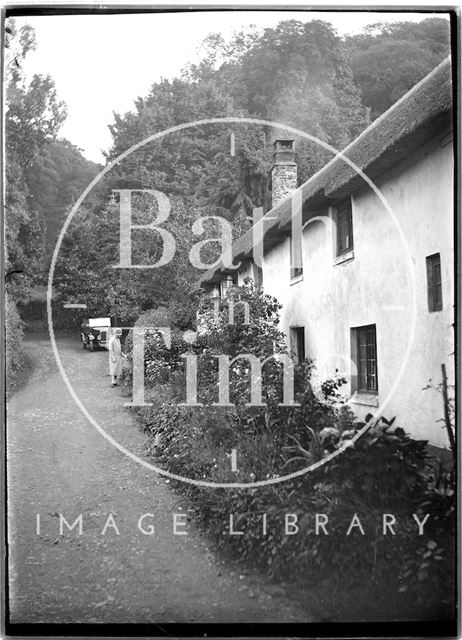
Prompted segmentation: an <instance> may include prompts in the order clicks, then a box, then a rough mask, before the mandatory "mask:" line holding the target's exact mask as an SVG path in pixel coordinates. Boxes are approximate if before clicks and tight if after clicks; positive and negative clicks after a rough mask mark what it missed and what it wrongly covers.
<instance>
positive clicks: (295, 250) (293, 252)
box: [290, 236, 303, 280]
mask: <svg viewBox="0 0 462 640" xmlns="http://www.w3.org/2000/svg"><path fill="white" fill-rule="evenodd" d="M301 260H302V253H301V246H297V240H293V236H292V237H291V238H290V279H291V280H293V279H294V278H298V277H300V276H302V275H303V266H301ZM297 263H298V266H294V265H296V264H297Z"/></svg>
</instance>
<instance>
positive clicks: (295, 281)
mask: <svg viewBox="0 0 462 640" xmlns="http://www.w3.org/2000/svg"><path fill="white" fill-rule="evenodd" d="M302 280H303V273H302V274H301V275H300V276H295V278H291V280H290V284H291V285H292V284H297V282H301V281H302Z"/></svg>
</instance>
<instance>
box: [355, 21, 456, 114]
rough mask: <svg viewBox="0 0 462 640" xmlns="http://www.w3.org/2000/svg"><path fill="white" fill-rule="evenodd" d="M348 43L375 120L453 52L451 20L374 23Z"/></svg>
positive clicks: (358, 77)
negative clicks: (451, 49) (451, 48)
mask: <svg viewBox="0 0 462 640" xmlns="http://www.w3.org/2000/svg"><path fill="white" fill-rule="evenodd" d="M346 44H347V47H348V49H349V51H350V53H351V60H352V63H351V64H352V69H353V74H354V79H355V82H356V83H357V85H358V86H359V88H360V90H361V95H362V100H363V103H364V104H365V105H366V106H368V107H370V109H371V116H372V118H373V119H374V118H376V117H377V116H379V115H380V114H381V113H383V112H384V111H386V110H387V109H388V108H389V107H390V106H391V105H392V104H393V103H394V102H396V100H398V99H399V98H400V97H401V96H402V95H404V94H405V93H406V92H407V91H409V89H411V88H412V87H413V86H414V85H415V84H416V83H417V82H419V81H420V80H421V79H422V78H423V77H424V76H426V75H427V74H428V73H429V72H430V71H431V70H432V69H433V68H434V67H436V66H437V65H438V64H439V63H440V62H441V61H442V60H443V58H444V57H446V56H447V55H449V53H450V30H449V23H448V22H447V20H444V19H442V18H429V19H427V20H423V21H422V22H419V23H417V24H416V23H413V22H398V23H396V24H378V25H370V26H369V27H367V28H366V29H365V30H364V32H363V33H361V34H359V35H356V36H352V37H350V38H347V41H346Z"/></svg>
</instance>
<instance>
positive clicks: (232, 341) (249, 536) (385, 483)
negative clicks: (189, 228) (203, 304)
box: [136, 285, 454, 619]
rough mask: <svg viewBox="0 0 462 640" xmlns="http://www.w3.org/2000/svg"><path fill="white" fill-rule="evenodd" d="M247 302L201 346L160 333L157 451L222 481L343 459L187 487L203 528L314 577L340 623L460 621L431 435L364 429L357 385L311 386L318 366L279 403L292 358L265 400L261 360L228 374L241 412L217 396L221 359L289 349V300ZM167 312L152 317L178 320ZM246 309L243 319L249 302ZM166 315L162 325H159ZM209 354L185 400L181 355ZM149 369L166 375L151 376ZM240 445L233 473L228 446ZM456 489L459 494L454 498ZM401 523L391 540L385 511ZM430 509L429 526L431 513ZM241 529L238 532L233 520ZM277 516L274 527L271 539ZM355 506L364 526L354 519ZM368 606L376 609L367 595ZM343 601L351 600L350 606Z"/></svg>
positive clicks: (446, 486) (211, 325)
mask: <svg viewBox="0 0 462 640" xmlns="http://www.w3.org/2000/svg"><path fill="white" fill-rule="evenodd" d="M231 295H233V296H234V299H235V301H237V300H245V301H247V302H248V303H249V307H250V318H249V320H250V322H249V323H248V324H245V323H244V322H243V315H241V316H240V317H239V316H238V315H237V314H236V317H237V318H239V319H240V322H239V321H237V322H235V324H228V319H229V318H228V310H227V309H226V302H225V301H221V303H220V307H219V309H218V314H212V313H210V311H209V312H207V313H208V315H207V313H206V314H205V318H204V316H202V331H200V332H199V336H198V339H197V341H196V342H195V343H194V344H193V345H186V344H185V343H184V342H183V341H182V339H181V336H180V335H179V334H175V331H173V334H174V335H176V337H175V338H174V339H173V340H172V349H171V350H167V349H166V348H165V347H164V345H163V343H159V341H158V336H157V337H156V336H155V335H152V336H150V338H149V340H148V341H147V342H148V346H147V350H146V362H145V367H146V368H145V371H146V375H147V377H148V383H147V386H148V390H147V393H146V398H147V400H148V401H149V402H152V403H153V406H152V407H139V408H138V409H137V410H136V412H137V415H138V418H139V420H140V422H141V424H142V425H143V428H144V430H145V431H146V433H147V434H148V435H149V437H148V449H149V452H150V454H151V455H152V456H153V457H154V458H155V459H156V461H157V462H158V463H159V464H161V465H162V466H163V467H164V468H165V469H166V470H168V471H170V472H172V473H174V474H177V475H180V476H182V477H186V478H190V479H195V480H207V481H211V482H215V483H230V482H236V481H238V482H243V483H250V482H253V481H260V480H267V479H277V478H279V477H281V476H284V475H287V474H289V473H292V472H297V471H300V470H302V469H304V468H306V467H308V466H309V465H311V464H313V463H315V462H318V461H320V460H322V459H323V458H324V457H325V456H326V455H327V454H329V453H332V452H336V451H339V449H342V452H341V453H340V455H338V456H337V457H335V458H334V459H332V460H331V461H330V462H329V463H328V464H325V465H323V466H321V467H319V468H318V469H316V470H315V471H313V472H311V473H305V474H303V475H299V476H298V477H295V478H292V479H291V480H287V481H285V482H283V483H277V484H272V485H266V486H263V487H258V488H249V489H244V490H238V489H233V488H226V489H210V488H203V487H198V486H194V485H191V484H185V483H182V482H176V483H174V484H175V487H176V488H177V490H178V491H180V492H182V493H184V494H185V495H187V496H188V498H189V500H190V504H191V505H192V508H193V510H194V512H195V519H196V520H197V521H198V522H199V523H200V525H201V526H202V527H203V529H204V530H205V531H206V532H207V534H208V535H209V536H210V538H211V539H212V540H213V541H214V544H215V546H216V548H217V549H219V550H220V551H222V552H223V553H226V554H231V555H232V556H233V557H235V558H238V559H240V560H242V561H246V562H248V563H252V564H255V565H256V566H258V567H259V568H260V569H261V570H263V571H265V572H267V573H268V574H269V575H270V576H278V577H290V578H291V579H292V580H294V581H298V582H300V583H304V584H305V585H310V586H311V587H312V588H313V589H315V590H316V593H317V594H318V595H319V603H320V607H321V608H322V610H323V611H324V613H325V614H326V615H327V616H328V617H330V619H335V618H336V617H338V618H340V619H342V618H343V619H347V618H350V619H354V618H355V617H356V618H358V617H359V618H364V617H365V618H367V617H369V618H374V617H377V616H384V617H387V618H393V617H421V618H434V617H435V616H441V617H443V616H444V617H450V616H451V613H452V612H451V609H450V606H451V601H452V600H453V598H452V595H453V592H454V587H453V584H454V567H453V566H452V559H453V558H454V549H453V541H454V479H453V478H452V479H451V478H449V477H446V476H444V475H441V473H440V474H439V475H438V474H437V472H436V470H434V469H433V467H432V465H431V464H430V463H431V461H430V460H429V458H428V455H427V449H426V445H427V443H426V442H425V441H417V440H413V439H412V438H410V437H409V436H408V435H406V433H405V432H404V430H403V429H402V428H400V427H398V428H396V427H395V425H394V420H390V421H387V420H385V419H383V418H382V419H381V420H380V421H379V422H376V423H375V424H374V425H373V426H371V427H370V428H369V429H368V430H367V431H366V432H365V433H363V434H362V435H361V437H359V438H357V437H356V435H357V434H358V431H359V430H360V429H362V428H363V427H364V426H365V423H362V422H358V421H357V420H356V419H355V417H354V416H353V414H352V412H351V410H350V409H349V408H348V407H347V406H344V405H343V404H342V402H341V393H340V390H341V388H342V385H343V384H344V382H345V380H343V379H332V380H328V381H325V382H324V383H323V384H322V385H321V388H320V389H319V390H316V389H314V388H313V386H312V385H311V378H312V373H313V368H314V366H313V363H312V362H309V361H307V362H304V363H302V364H301V365H297V366H296V367H295V399H296V401H297V402H298V403H299V406H294V407H287V406H280V405H279V402H280V400H281V386H282V385H281V369H282V367H281V363H280V362H278V361H277V358H276V359H275V360H274V361H270V362H269V363H268V364H267V365H266V366H265V369H264V371H263V373H262V392H263V393H262V395H263V398H264V406H262V407H258V406H249V405H248V404H247V403H248V400H249V396H248V383H249V378H248V374H249V366H248V363H247V362H246V361H237V362H236V363H235V364H236V366H235V367H234V368H232V369H231V373H230V389H231V390H230V397H231V399H232V402H233V406H231V407H225V406H217V405H215V406H214V403H216V401H217V366H216V358H214V357H213V356H216V355H220V354H227V355H229V356H230V357H234V356H235V355H238V354H239V353H253V354H255V355H258V356H259V357H260V358H264V357H267V356H268V355H270V354H272V353H274V352H275V353H276V354H284V353H285V352H286V349H285V346H284V342H283V338H282V334H281V333H280V331H279V329H278V311H279V305H278V303H277V301H275V300H274V299H272V298H269V297H268V296H265V295H263V294H262V293H258V292H255V291H253V289H252V287H251V286H250V285H247V286H245V287H242V288H236V289H234V290H233V292H232V293H231ZM159 313H161V314H162V313H165V312H164V311H161V312H160V311H157V312H151V313H150V314H146V315H145V317H143V321H145V320H148V319H149V323H148V324H151V326H152V325H154V326H160V324H159V321H160V320H162V321H163V322H165V323H167V324H168V322H167V321H168V320H169V318H168V317H166V316H165V315H164V316H162V315H160V316H159ZM240 313H242V314H243V308H242V307H241V310H240ZM154 321H155V322H156V324H155V323H154ZM186 352H188V353H194V354H196V355H197V356H198V371H199V375H198V380H199V384H200V386H199V388H200V401H201V402H203V406H179V403H180V402H183V401H184V384H185V380H184V375H185V371H184V359H182V358H181V354H182V353H186ZM151 371H155V374H153V375H152V376H150V373H149V372H151ZM234 448H236V449H237V450H238V452H239V454H238V455H239V458H238V470H237V471H233V470H232V468H231V462H230V452H231V451H232V449H234ZM451 492H452V493H451ZM384 513H385V514H392V515H393V517H394V518H396V522H395V524H394V525H393V534H392V533H391V532H390V530H388V533H387V535H384V534H383V514H384ZM427 513H429V514H430V516H429V519H428V521H427V523H426V525H425V528H424V534H423V535H421V536H419V535H418V527H417V522H416V521H415V519H414V518H413V514H416V515H417V517H418V518H419V519H420V521H422V520H423V518H424V517H425V514H427ZM232 514H234V522H233V525H234V529H235V530H239V531H243V532H244V534H243V535H230V533H229V518H230V515H232ZM264 514H266V516H265V517H266V522H267V531H266V533H263V531H262V527H263V517H264ZM286 514H293V515H291V516H290V517H291V518H296V519H297V526H298V532H297V534H296V535H287V534H286V531H285V517H286ZM315 514H323V516H325V517H326V518H327V522H328V524H327V525H326V528H327V531H328V535H324V533H323V530H322V529H320V530H319V534H318V535H316V532H315V524H316V523H315ZM355 514H356V516H357V518H358V520H359V522H360V524H361V526H362V529H361V528H360V527H359V526H352V527H351V532H350V534H349V535H347V531H348V529H349V527H350V526H351V523H352V518H353V516H354V515H355ZM365 602H367V603H368V604H367V612H365V611H364V603H365ZM339 603H342V606H341V609H339Z"/></svg>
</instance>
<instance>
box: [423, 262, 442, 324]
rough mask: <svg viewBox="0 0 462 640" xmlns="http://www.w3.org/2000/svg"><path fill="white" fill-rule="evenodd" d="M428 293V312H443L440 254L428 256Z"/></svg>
mask: <svg viewBox="0 0 462 640" xmlns="http://www.w3.org/2000/svg"><path fill="white" fill-rule="evenodd" d="M426 260H427V292H428V310H429V311H441V309H442V308H443V294H442V291H441V259H440V254H439V253H435V254H433V255H432V256H427V259H426Z"/></svg>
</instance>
